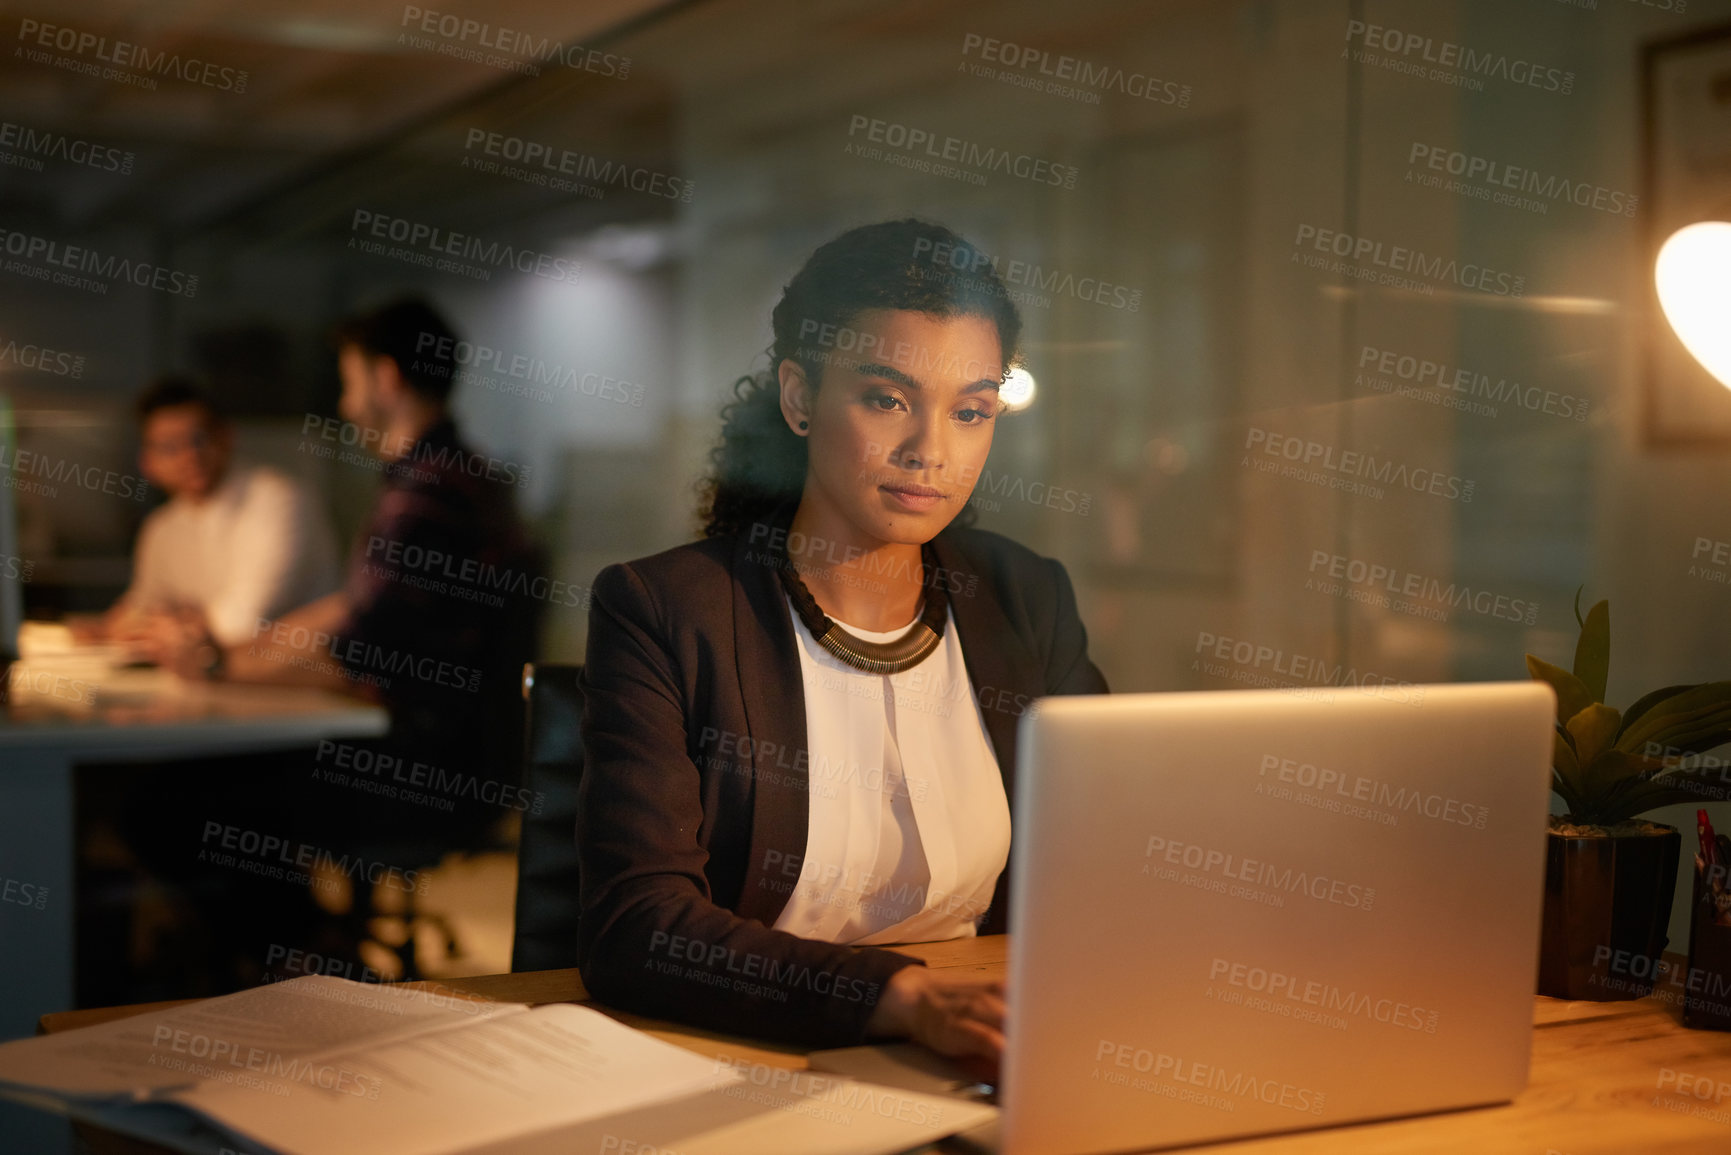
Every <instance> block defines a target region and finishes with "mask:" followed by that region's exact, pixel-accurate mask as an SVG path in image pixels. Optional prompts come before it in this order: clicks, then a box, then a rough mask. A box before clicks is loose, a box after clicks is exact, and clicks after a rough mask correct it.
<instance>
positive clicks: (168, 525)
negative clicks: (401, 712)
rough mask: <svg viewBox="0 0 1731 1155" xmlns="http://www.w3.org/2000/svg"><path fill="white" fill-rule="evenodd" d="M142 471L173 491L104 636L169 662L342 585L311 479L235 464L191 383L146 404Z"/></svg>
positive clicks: (164, 389)
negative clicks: (199, 634)
mask: <svg viewBox="0 0 1731 1155" xmlns="http://www.w3.org/2000/svg"><path fill="white" fill-rule="evenodd" d="M138 416H139V422H140V425H141V427H142V428H141V445H140V448H139V468H140V471H141V472H142V473H143V474H144V476H145V478H146V479H147V480H149V481H150V482H151V484H153V485H156V486H158V487H160V488H161V489H163V490H164V491H165V492H167V494H168V495H169V500H168V502H167V504H165V505H163V506H162V507H160V508H158V509H156V510H154V511H153V512H152V513H151V514H150V515H149V516H148V517H146V518H145V520H144V527H143V529H142V530H140V532H139V535H138V544H137V546H136V548H135V550H134V554H133V565H132V584H131V586H129V587H128V588H127V590H126V593H125V594H123V595H122V596H121V598H120V600H119V601H118V602H117V603H115V605H114V607H113V608H112V609H111V610H109V612H108V614H107V615H106V616H105V617H104V619H103V625H102V630H101V632H102V633H105V634H106V635H107V636H108V637H110V638H112V639H114V640H116V641H121V642H126V643H128V644H130V645H131V646H133V647H134V648H135V649H136V650H137V651H138V652H139V653H140V654H141V655H142V656H144V657H148V658H158V659H160V658H161V657H162V656H164V653H165V652H171V651H172V650H173V649H174V648H175V647H176V646H177V645H178V643H179V639H180V638H181V637H182V635H184V634H186V633H187V632H188V631H198V630H208V631H209V634H210V635H211V636H212V637H214V638H216V639H217V640H218V641H219V642H221V643H222V644H224V645H234V644H236V643H239V642H242V641H245V640H246V639H248V638H250V637H252V635H253V632H254V630H255V629H256V628H257V626H258V623H259V621H260V620H261V619H264V618H274V617H276V616H277V615H278V614H280V613H282V612H283V611H284V610H288V609H291V608H293V607H295V606H298V605H301V604H303V603H305V602H309V601H312V600H313V599H315V598H318V597H321V596H323V595H324V594H328V593H330V592H331V591H332V590H334V589H336V588H337V586H338V585H339V584H340V581H341V570H340V567H339V561H338V555H337V548H336V540H335V538H334V536H333V535H332V533H331V529H330V525H329V523H328V521H327V520H326V518H325V516H324V513H323V511H322V510H321V509H320V508H319V507H318V505H317V503H316V502H314V501H313V500H312V499H311V497H310V496H309V495H308V494H307V493H306V492H305V491H304V490H303V489H302V488H301V486H300V485H299V484H298V483H297V482H295V481H293V480H291V479H290V478H289V477H287V476H285V475H284V474H282V473H280V472H278V471H277V470H275V469H271V468H268V467H265V466H257V465H248V464H245V463H242V462H236V461H235V460H234V429H233V427H232V426H231V425H230V424H229V423H228V421H227V419H226V418H225V417H224V416H223V415H222V414H221V413H220V412H218V411H217V409H216V406H215V404H214V403H213V402H212V401H211V399H210V397H209V396H208V395H206V394H205V393H204V392H203V391H202V390H200V389H199V388H198V387H197V386H196V385H194V384H193V383H191V382H190V381H187V380H185V379H182V378H176V377H169V378H165V379H163V380H161V381H158V382H156V383H155V384H153V385H152V386H151V387H150V388H148V389H147V390H146V391H145V393H144V395H143V396H141V397H140V398H139V400H138Z"/></svg>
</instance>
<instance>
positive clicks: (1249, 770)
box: [999, 682, 1556, 1155]
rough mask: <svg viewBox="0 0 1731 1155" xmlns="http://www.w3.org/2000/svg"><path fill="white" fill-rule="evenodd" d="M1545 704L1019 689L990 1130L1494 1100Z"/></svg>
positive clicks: (1187, 1130) (1531, 914)
mask: <svg viewBox="0 0 1731 1155" xmlns="http://www.w3.org/2000/svg"><path fill="white" fill-rule="evenodd" d="M1555 708H1556V707H1555V699H1554V698H1553V696H1552V693H1551V691H1550V689H1549V688H1548V687H1546V686H1543V685H1540V684H1536V683H1531V682H1522V683H1506V684H1504V683H1497V684H1479V685H1448V686H1422V687H1413V686H1404V687H1399V688H1392V687H1384V688H1376V689H1325V690H1319V691H1316V692H1314V693H1311V694H1294V693H1288V692H1284V691H1273V690H1270V691H1261V690H1258V691H1228V692H1211V693H1187V694H1122V695H1111V696H1101V697H1065V698H1047V699H1044V700H1041V701H1040V702H1038V703H1037V704H1036V705H1035V706H1034V707H1033V708H1032V709H1031V710H1030V712H1029V713H1028V714H1027V715H1026V716H1024V718H1023V719H1022V722H1021V738H1020V743H1019V760H1018V765H1017V775H1018V778H1017V781H1018V787H1017V800H1016V801H1017V804H1016V834H1015V847H1014V851H1013V854H1014V866H1015V880H1016V885H1015V895H1014V899H1013V902H1012V906H1011V911H1010V919H1011V926H1012V928H1013V929H1014V931H1015V933H1014V934H1013V936H1012V940H1011V948H1010V968H1009V969H1010V976H1011V983H1010V1004H1009V1014H1010V1032H1009V1049H1008V1052H1007V1054H1006V1056H1005V1065H1004V1072H1003V1081H1002V1085H1001V1087H1000V1096H999V1101H1000V1105H1001V1107H1002V1110H1003V1114H1002V1119H1001V1128H1002V1130H1001V1136H1000V1139H999V1142H1000V1144H1001V1148H1002V1150H1003V1151H1005V1152H1007V1153H1008V1155H1081V1153H1090V1155H1091V1153H1096V1152H1113V1151H1130V1150H1142V1149H1145V1148H1149V1147H1158V1146H1163V1145H1170V1144H1180V1143H1193V1142H1201V1141H1206V1140H1218V1139H1225V1138H1230V1137H1234V1136H1243V1135H1255V1134H1262V1133H1267V1132H1274V1131H1285V1130H1296V1129H1302V1128H1314V1127H1325V1126H1330V1125H1334V1124H1340V1123H1348V1122H1354V1121H1360V1120H1366V1119H1375V1118H1383V1117H1390V1116H1399V1115H1410V1114H1417V1113H1423V1112H1430V1111H1441V1110H1446V1109H1449V1108H1458V1107H1469V1106H1475V1105H1480V1104H1491V1103H1499V1102H1504V1101H1506V1100H1508V1099H1511V1098H1512V1097H1514V1096H1515V1095H1516V1094H1517V1093H1519V1092H1520V1090H1521V1089H1522V1088H1523V1087H1525V1086H1526V1081H1527V1060H1528V1053H1529V1050H1530V1042H1531V1034H1532V1015H1533V990H1534V977H1535V972H1536V969H1537V958H1538V941H1539V921H1540V903H1541V897H1542V889H1543V881H1544V841H1545V815H1546V812H1547V810H1548V798H1549V793H1550V777H1551V772H1550V752H1551V735H1552V732H1553V718H1554V717H1555Z"/></svg>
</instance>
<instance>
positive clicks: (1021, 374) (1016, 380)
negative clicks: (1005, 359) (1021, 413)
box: [998, 365, 1034, 413]
mask: <svg viewBox="0 0 1731 1155" xmlns="http://www.w3.org/2000/svg"><path fill="white" fill-rule="evenodd" d="M998 400H1000V401H1002V402H1003V403H1004V405H1005V407H1006V408H1008V409H1009V410H1010V411H1011V412H1012V413H1013V412H1015V411H1016V410H1018V409H1026V408H1027V407H1028V406H1030V405H1032V404H1033V403H1034V375H1033V374H1032V373H1030V372H1028V371H1027V370H1026V369H1024V368H1022V367H1021V366H1020V365H1018V366H1016V367H1015V368H1014V369H1011V370H1010V372H1009V375H1008V376H1006V377H1005V378H1004V383H1003V384H1002V385H1000V386H999V387H998Z"/></svg>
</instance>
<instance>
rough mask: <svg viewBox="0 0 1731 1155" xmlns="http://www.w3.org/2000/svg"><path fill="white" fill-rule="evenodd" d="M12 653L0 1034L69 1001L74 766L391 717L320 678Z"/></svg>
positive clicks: (310, 733)
mask: <svg viewBox="0 0 1731 1155" xmlns="http://www.w3.org/2000/svg"><path fill="white" fill-rule="evenodd" d="M18 666H19V669H18V670H16V671H15V672H14V674H13V676H12V678H11V687H10V688H11V693H9V694H8V695H6V698H7V700H6V702H5V709H4V712H0V887H4V886H5V885H6V881H7V880H8V879H10V880H12V882H13V883H14V885H13V886H12V887H11V891H10V893H11V895H12V897H11V898H10V899H9V900H8V901H0V1039H12V1038H18V1037H20V1036H24V1035H28V1034H30V1032H31V1031H32V1030H33V1029H34V1027H35V1025H36V1020H37V1018H38V1017H39V1016H40V1015H41V1014H42V1013H43V1012H44V1011H46V1010H48V1009H50V1008H53V1007H64V1006H68V1005H70V1004H71V1002H72V974H73V958H72V927H73V910H72V896H73V829H72V825H73V798H72V783H73V768H74V766H76V765H77V764H78V763H80V762H125V761H131V760H139V761H145V760H158V759H167V758H198V757H206V756H212V755H221V754H249V753H255V752H260V751H265V750H277V749H289V748H293V747H296V746H311V745H313V744H314V743H316V742H317V741H318V740H319V739H321V738H364V737H375V736H377V735H380V734H383V733H384V732H385V729H386V727H387V724H388V719H387V717H386V714H385V712H384V711H383V710H382V709H380V708H378V707H377V706H370V705H368V704H366V703H364V702H361V701H359V700H357V699H354V698H346V697H342V696H340V695H337V694H329V693H325V692H324V691H322V690H312V689H305V688H295V687H281V686H242V685H229V684H224V683H188V682H184V681H181V680H180V679H178V678H176V677H174V675H172V674H169V673H167V672H165V671H162V670H108V669H105V668H103V667H100V666H94V665H92V664H90V663H89V662H83V663H82V664H80V660H79V659H78V658H77V656H76V655H74V656H73V657H71V658H70V659H68V660H65V661H60V660H54V661H48V660H44V661H30V662H20V663H18ZM25 886H28V887H30V888H31V889H30V890H29V891H25V890H23V889H22V888H23V887H25ZM19 895H28V896H29V897H30V898H32V899H35V898H38V897H40V898H41V899H42V901H41V904H40V907H38V906H37V905H36V904H35V903H34V902H32V903H21V902H19V901H18V900H17V896H19Z"/></svg>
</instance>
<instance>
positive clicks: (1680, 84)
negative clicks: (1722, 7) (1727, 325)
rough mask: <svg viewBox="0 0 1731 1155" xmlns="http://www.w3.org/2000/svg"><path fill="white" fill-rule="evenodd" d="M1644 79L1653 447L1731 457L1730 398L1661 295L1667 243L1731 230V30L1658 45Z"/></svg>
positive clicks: (1648, 404)
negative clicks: (1682, 233) (1693, 232)
mask: <svg viewBox="0 0 1731 1155" xmlns="http://www.w3.org/2000/svg"><path fill="white" fill-rule="evenodd" d="M1641 72H1642V85H1641V87H1642V105H1643V107H1642V112H1643V116H1642V122H1643V127H1644V134H1645V139H1644V140H1643V142H1642V172H1641V182H1642V189H1641V209H1640V211H1641V215H1642V216H1643V217H1644V218H1645V220H1646V224H1647V228H1646V232H1645V236H1644V244H1643V247H1642V250H1641V251H1642V257H1643V261H1642V265H1641V268H1640V269H1639V274H1640V277H1641V282H1642V284H1643V285H1644V286H1645V290H1646V291H1645V293H1644V294H1643V295H1642V299H1643V301H1644V304H1645V318H1644V320H1645V326H1644V329H1645V332H1644V338H1645V340H1644V344H1645V365H1644V367H1643V371H1644V377H1645V380H1644V381H1643V390H1642V392H1643V406H1644V409H1645V427H1646V436H1647V441H1648V442H1649V443H1650V444H1654V445H1668V446H1679V447H1680V446H1690V445H1694V446H1702V447H1711V446H1717V447H1731V389H1727V388H1726V387H1725V386H1723V385H1721V384H1720V383H1719V382H1718V381H1717V380H1715V379H1714V378H1713V377H1712V376H1711V375H1710V374H1709V373H1708V372H1707V371H1706V370H1705V369H1703V368H1702V367H1701V365H1700V363H1699V362H1697V361H1696V360H1695V358H1694V357H1693V356H1691V355H1690V353H1689V351H1688V350H1687V349H1685V348H1684V347H1683V344H1682V342H1681V341H1679V340H1677V335H1676V334H1675V333H1674V332H1672V330H1671V326H1670V324H1669V322H1667V321H1666V320H1665V315H1664V312H1663V311H1662V310H1661V309H1660V307H1659V297H1658V294H1657V293H1656V292H1655V291H1654V288H1653V262H1654V260H1655V259H1656V258H1657V257H1658V255H1659V247H1660V246H1661V245H1663V244H1664V243H1665V240H1666V238H1668V237H1669V236H1670V235H1671V234H1672V233H1674V232H1676V231H1677V230H1678V229H1680V228H1682V227H1683V226H1685V225H1690V224H1694V223H1695V222H1697V221H1714V220H1718V221H1731V25H1725V26H1722V27H1718V28H1710V29H1704V30H1701V31H1697V32H1693V33H1690V34H1688V35H1686V36H1681V37H1677V38H1674V39H1669V40H1663V41H1659V42H1656V43H1653V44H1649V45H1648V46H1647V47H1646V49H1645V51H1644V53H1643V59H1642V69H1641Z"/></svg>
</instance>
